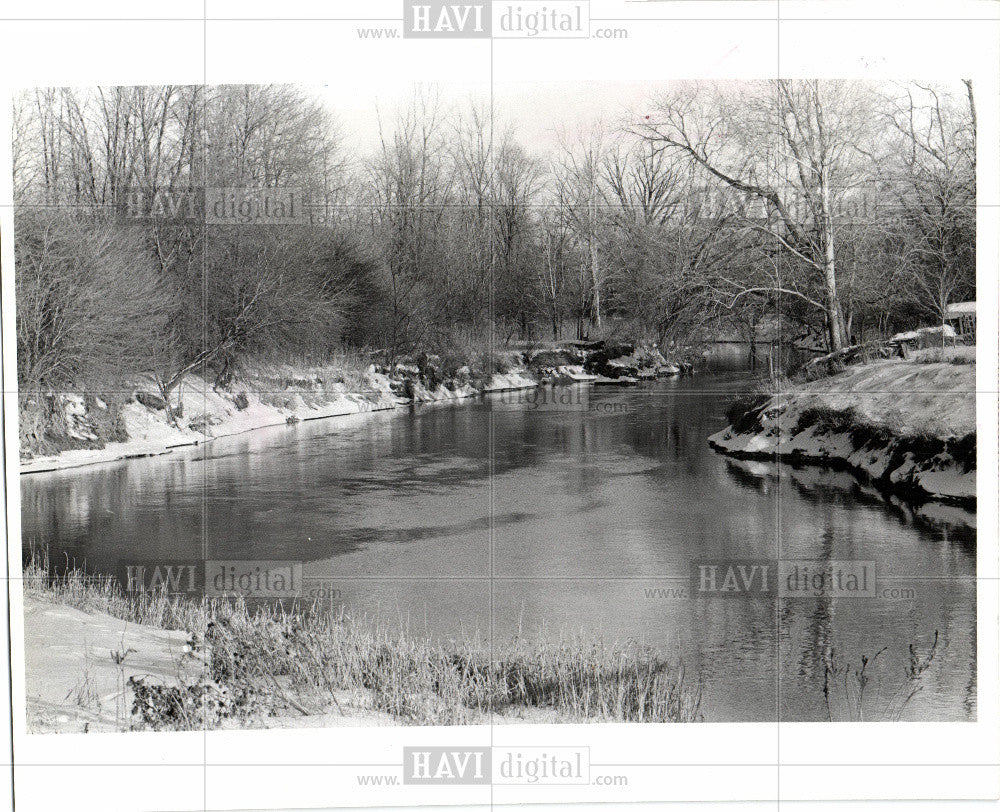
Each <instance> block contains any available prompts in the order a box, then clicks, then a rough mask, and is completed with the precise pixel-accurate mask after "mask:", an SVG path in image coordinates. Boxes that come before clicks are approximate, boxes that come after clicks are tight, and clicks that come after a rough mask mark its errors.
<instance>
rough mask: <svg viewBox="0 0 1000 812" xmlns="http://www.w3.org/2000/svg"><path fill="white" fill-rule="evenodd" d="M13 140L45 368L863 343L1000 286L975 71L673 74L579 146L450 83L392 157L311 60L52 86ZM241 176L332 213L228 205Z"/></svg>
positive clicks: (30, 378) (175, 377)
mask: <svg viewBox="0 0 1000 812" xmlns="http://www.w3.org/2000/svg"><path fill="white" fill-rule="evenodd" d="M13 145H14V182H15V200H16V203H17V210H16V227H15V238H16V261H17V267H16V287H17V333H18V375H19V384H20V386H21V387H22V389H25V390H30V389H47V388H60V387H71V386H81V385H86V384H88V383H91V384H93V383H94V382H98V383H102V384H106V383H108V382H110V381H111V380H114V379H117V378H120V377H123V376H125V377H127V376H128V375H134V374H135V373H137V372H146V373H150V374H153V375H154V376H155V377H156V380H158V381H159V382H160V385H161V387H162V389H163V390H164V392H165V393H169V392H170V390H171V389H173V388H174V387H175V386H176V385H177V384H178V383H179V382H180V381H181V380H182V379H183V376H184V374H186V373H187V372H188V371H191V370H194V369H197V368H199V367H201V366H202V365H207V366H208V368H210V369H211V371H212V373H213V374H214V375H216V376H217V378H218V379H219V380H220V381H224V380H225V379H226V378H227V377H228V376H229V375H230V374H231V373H233V372H234V371H237V370H238V369H239V366H240V365H241V364H242V363H244V362H245V361H246V360H247V359H249V358H253V357H256V356H259V355H260V354H262V353H270V354H274V353H282V352H284V353H289V354H295V355H296V356H303V355H304V356H307V357H316V358H322V357H324V356H327V355H328V354H329V353H331V352H333V351H334V350H337V349H342V348H345V347H347V348H366V349H379V350H383V351H385V353H386V354H387V355H389V356H390V357H399V356H400V355H402V354H405V353H408V352H412V351H416V350H430V351H440V350H442V349H445V348H455V347H485V346H489V347H496V346H502V345H504V344H506V343H508V342H510V341H515V340H516V341H529V342H533V341H542V340H549V339H554V338H559V339H561V338H573V337H577V338H582V337H584V336H587V337H590V338H598V337H606V336H620V337H629V338H633V339H638V340H648V341H655V342H656V343H657V344H658V345H659V346H660V347H661V348H669V347H670V346H671V345H672V344H684V343H689V342H692V341H696V340H698V339H700V338H704V337H708V336H711V335H716V334H723V333H724V334H727V335H740V336H744V337H746V338H748V339H749V338H753V337H756V336H759V335H760V334H761V331H762V330H763V329H772V330H773V329H774V328H775V326H776V325H780V328H781V330H782V334H783V336H784V337H785V340H791V339H795V340H797V341H799V342H801V343H804V344H808V345H811V346H813V347H817V348H819V347H822V348H825V349H837V348H839V347H842V346H844V345H846V344H849V343H852V342H856V341H859V340H862V339H867V338H871V337H876V336H884V335H887V334H890V333H892V332H894V331H896V330H898V329H906V328H909V327H912V326H915V325H917V324H921V323H933V322H935V321H940V320H941V319H942V318H943V313H944V310H945V309H946V308H947V306H948V304H949V303H952V302H955V301H961V300H964V299H970V298H974V296H975V162H976V153H975V148H976V143H975V102H974V95H973V89H972V86H971V83H968V82H967V83H964V84H963V83H959V84H956V85H955V86H954V87H948V88H945V87H935V86H931V85H927V84H922V83H913V82H911V83H899V84H880V85H877V86H876V85H872V84H866V83H861V82H835V81H781V82H760V83H746V82H741V83H721V84H698V83H674V84H670V85H665V86H663V87H662V88H657V87H654V86H652V85H651V87H650V99H649V104H648V106H647V108H646V109H645V110H642V111H637V112H636V113H635V114H634V115H633V116H630V117H628V118H626V119H622V120H605V121H597V120H595V122H594V123H593V126H590V127H588V128H586V129H583V130H580V131H575V132H563V133H561V134H560V146H559V148H558V149H557V150H555V151H554V152H552V153H550V154H539V153H538V152H537V151H535V150H534V149H533V148H532V145H531V144H524V143H521V142H520V141H519V140H518V138H517V134H516V130H515V128H514V127H513V126H512V125H511V124H509V123H506V122H504V121H500V120H494V119H492V118H491V115H490V111H489V108H488V106H485V105H479V104H477V103H476V102H474V101H466V102H464V103H450V102H447V101H446V100H444V99H442V98H440V96H439V95H438V93H437V92H436V91H435V90H434V89H433V88H420V89H418V90H416V91H415V93H414V97H413V100H412V103H411V104H410V105H409V106H407V107H406V108H405V109H402V110H399V111H396V113H395V114H394V116H393V117H390V118H386V119H384V120H383V121H382V125H381V134H380V138H379V141H378V143H377V144H374V145H373V147H372V149H371V151H370V153H369V154H366V155H356V154H349V152H348V150H347V149H346V148H345V145H344V139H343V138H342V136H341V132H340V129H339V128H338V123H337V119H336V115H335V111H331V110H329V109H327V108H326V107H325V106H324V105H323V104H322V103H321V102H320V101H319V100H317V99H316V98H313V97H312V96H310V95H309V93H307V92H306V91H305V90H303V89H300V88H296V87H291V86H280V85H279V86H224V87H209V88H204V87H196V86H176V87H171V86H157V87H111V88H97V89H93V90H86V91H83V90H69V89H39V90H34V91H30V92H26V93H24V94H22V95H21V96H20V97H18V98H17V99H16V100H15V109H14V133H13ZM218 189H230V190H238V193H240V194H243V195H245V196H247V197H248V198H251V199H255V196H256V198H260V197H261V196H262V195H265V194H266V193H267V192H268V190H274V191H282V192H284V191H291V192H293V193H294V194H295V195H296V200H297V201H299V203H300V204H301V205H302V206H303V207H304V208H302V209H300V210H299V214H300V215H302V216H301V217H300V218H299V219H298V220H297V221H296V222H294V223H290V222H281V223H277V222H274V223H269V222H266V221H257V222H251V223H249V224H245V223H240V222H237V221H235V220H233V221H227V220H225V219H224V218H223V219H219V218H213V217H212V216H210V214H211V213H210V212H209V211H208V209H210V207H211V202H210V201H211V199H212V195H213V191H212V190H218ZM206 190H209V191H207V192H206Z"/></svg>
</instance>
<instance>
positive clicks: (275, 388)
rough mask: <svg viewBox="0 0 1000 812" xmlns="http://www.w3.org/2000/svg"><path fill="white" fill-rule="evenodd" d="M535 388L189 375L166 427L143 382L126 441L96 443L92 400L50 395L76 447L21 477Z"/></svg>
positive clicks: (498, 382) (278, 374) (288, 371)
mask: <svg viewBox="0 0 1000 812" xmlns="http://www.w3.org/2000/svg"><path fill="white" fill-rule="evenodd" d="M537 385H538V383H537V381H535V380H534V379H533V378H532V377H530V376H529V375H528V374H527V373H526V371H524V370H511V371H508V372H506V373H501V374H495V375H493V376H492V377H491V378H490V379H489V380H488V381H486V382H485V383H484V384H482V385H481V387H480V388H477V387H475V386H473V385H472V384H471V383H463V384H457V383H456V384H453V385H452V386H450V387H449V386H447V385H445V384H441V385H439V386H437V387H436V388H434V389H429V388H428V387H426V386H425V385H423V384H421V383H419V382H417V381H413V382H412V383H410V385H409V386H408V387H407V388H406V396H402V395H401V394H400V389H401V387H400V382H399V381H398V380H393V379H391V378H390V377H389V376H388V375H385V374H382V373H378V372H374V371H368V372H366V373H364V374H361V375H356V374H355V375H353V376H351V379H350V380H349V381H348V380H345V379H344V376H343V374H342V373H340V372H338V371H337V370H333V369H326V368H318V367H317V368H308V369H300V368H292V367H274V368H271V369H268V370H266V371H264V372H261V373H259V374H258V375H257V376H256V377H255V378H254V380H252V381H251V382H249V383H248V384H247V385H240V386H234V387H232V388H231V389H228V390H222V389H218V390H217V389H214V388H213V387H212V386H211V384H209V383H207V382H206V381H205V380H204V379H202V378H199V377H198V376H196V375H189V376H188V377H187V378H186V379H185V381H184V383H183V385H182V387H180V389H179V391H178V392H177V393H176V394H175V395H174V396H173V397H172V399H171V407H172V409H173V411H174V420H173V421H171V420H170V418H169V416H168V414H167V411H166V409H165V408H163V404H162V401H160V399H159V398H158V397H157V396H156V394H155V387H153V386H152V383H151V382H149V384H148V385H146V386H143V385H142V384H141V383H140V385H139V386H138V387H137V389H136V394H137V397H136V396H133V397H132V398H130V399H129V400H128V401H127V402H126V403H125V404H124V405H122V406H121V407H120V408H119V410H118V415H117V419H118V421H119V424H120V425H121V427H122V429H123V430H124V433H125V435H126V436H127V438H128V439H126V440H123V441H120V442H106V443H101V442H99V436H98V432H97V431H96V430H95V423H96V422H97V421H96V420H95V418H96V417H99V415H94V414H92V412H95V411H100V410H107V409H108V408H109V407H108V405H107V404H106V403H105V402H104V401H102V400H101V399H100V398H91V399H89V402H88V399H85V398H84V397H82V396H80V395H73V394H63V395H58V396H57V397H58V408H60V409H61V411H62V413H63V417H64V421H65V425H66V431H67V434H68V435H69V436H70V437H72V438H73V439H75V440H77V441H79V442H80V443H81V444H85V445H92V446H100V447H88V448H76V449H68V450H64V451H61V452H59V453H57V454H48V455H39V456H33V457H30V458H22V460H21V473H22V474H29V473H40V472H43V471H54V470H60V469H64V468H76V467H79V466H83V465H93V464H96V463H103V462H113V461H115V460H123V459H130V458H134V457H149V456H156V455H159V454H167V453H169V452H170V451H171V449H174V448H178V447H181V446H190V445H196V444H199V443H204V442H208V441H210V440H213V439H215V438H218V437H227V436H231V435H234V434H242V433H243V432H246V431H252V430H254V429H260V428H265V427H267V426H277V425H283V424H285V423H295V422H298V421H301V420H316V419H320V418H326V417H339V416H343V415H353V414H360V413H363V412H375V411H384V410H387V409H396V408H399V407H401V406H409V405H411V404H412V403H430V402H441V401H450V400H460V399H463V398H469V397H475V396H477V395H479V394H481V393H483V392H501V391H509V390H514V389H529V388H533V387H535V386H537Z"/></svg>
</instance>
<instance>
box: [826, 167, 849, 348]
mask: <svg viewBox="0 0 1000 812" xmlns="http://www.w3.org/2000/svg"><path fill="white" fill-rule="evenodd" d="M820 205H821V207H822V209H821V227H822V240H823V277H824V280H823V281H824V284H825V288H826V291H825V292H826V312H827V341H828V343H829V345H830V352H837V351H838V350H842V349H843V348H844V347H845V346H846V338H847V337H846V336H845V332H846V330H845V328H844V315H843V313H842V312H841V309H840V298H839V297H838V295H837V270H836V260H835V256H834V250H833V214H832V211H831V204H830V184H829V178H828V175H827V170H826V167H823V168H822V169H821V171H820Z"/></svg>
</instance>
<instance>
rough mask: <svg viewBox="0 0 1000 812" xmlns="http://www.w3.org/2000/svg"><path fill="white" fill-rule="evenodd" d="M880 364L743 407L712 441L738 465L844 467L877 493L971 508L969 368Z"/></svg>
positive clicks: (922, 361) (972, 373) (920, 361)
mask: <svg viewBox="0 0 1000 812" xmlns="http://www.w3.org/2000/svg"><path fill="white" fill-rule="evenodd" d="M928 360H930V359H928V358H923V357H918V358H916V359H914V360H910V361H902V360H893V361H879V362H875V363H872V364H866V365H862V366H856V367H850V368H848V369H847V370H845V371H843V372H841V373H839V374H837V375H832V376H830V377H828V378H824V379H822V380H819V381H815V382H812V383H807V384H803V385H799V386H796V387H794V389H793V390H792V391H790V392H788V393H781V394H778V395H775V396H774V397H771V398H761V401H762V402H759V403H756V404H747V407H748V408H747V409H746V410H745V411H744V412H743V413H742V415H734V414H730V418H731V420H733V423H732V424H731V425H730V426H728V427H727V428H725V429H723V430H722V431H720V432H718V433H716V434H714V435H712V436H711V437H710V438H709V444H710V445H711V446H712V447H713V448H715V449H716V450H717V451H720V452H722V453H724V454H728V455H731V456H733V457H740V458H744V459H760V460H773V459H776V458H777V459H782V460H788V461H792V462H803V463H817V464H822V465H827V466H830V467H836V468H842V469H847V470H850V471H852V472H854V473H855V474H857V475H858V476H860V477H861V478H863V479H865V480H868V481H871V482H872V483H873V484H875V485H876V486H878V487H879V488H880V489H882V490H885V491H891V492H894V493H897V494H900V495H903V496H909V497H913V498H916V499H932V500H937V501H941V502H950V503H953V504H960V505H964V506H966V507H974V506H975V502H976V414H975V388H976V387H975V381H976V367H975V364H974V363H942V362H933V361H932V362H930V363H928V362H927V361H928Z"/></svg>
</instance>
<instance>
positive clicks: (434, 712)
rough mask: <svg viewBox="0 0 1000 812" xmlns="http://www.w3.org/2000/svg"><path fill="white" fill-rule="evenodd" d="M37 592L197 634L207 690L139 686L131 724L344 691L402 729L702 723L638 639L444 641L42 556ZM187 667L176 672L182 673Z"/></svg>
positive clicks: (662, 663)
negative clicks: (129, 590) (528, 715)
mask: <svg viewBox="0 0 1000 812" xmlns="http://www.w3.org/2000/svg"><path fill="white" fill-rule="evenodd" d="M24 588H25V591H26V593H29V594H35V595H38V596H39V597H42V598H44V599H46V600H49V601H55V602H58V603H64V604H68V605H71V606H74V607H77V608H80V609H84V610H87V611H99V612H104V613H107V614H110V615H112V616H114V617H116V618H120V619H123V620H128V621H132V622H135V623H143V624H148V625H153V626H157V627H160V628H166V629H181V630H184V631H186V632H187V633H188V634H189V635H190V640H189V643H190V649H191V652H190V653H189V654H187V655H185V656H190V657H197V658H200V659H201V660H202V661H203V662H204V663H205V664H206V665H207V668H205V669H204V671H205V676H204V678H203V679H201V680H199V681H198V683H196V684H187V685H185V684H182V685H181V686H180V687H165V686H159V685H147V684H144V683H142V682H141V681H140V682H138V683H136V684H134V685H133V690H134V692H135V695H136V703H135V707H134V708H133V719H132V726H133V727H140V728H153V729H185V728H190V729H194V728H201V727H202V726H204V725H206V724H207V725H209V726H213V725H218V724H222V723H223V721H224V720H226V719H236V720H237V721H240V722H248V721H249V720H252V719H254V718H258V717H262V716H268V715H274V714H279V713H282V712H286V711H288V710H289V709H293V711H294V712H298V713H302V714H305V715H309V714H312V713H321V712H324V711H325V710H326V709H328V708H329V707H330V706H331V705H332V704H333V705H335V704H336V703H337V696H338V694H340V695H342V694H343V692H345V691H347V692H349V694H350V695H351V696H352V697H356V698H358V700H359V702H360V703H362V704H364V705H367V707H369V708H371V709H373V710H378V711H382V712H384V713H387V714H390V715H391V716H392V717H394V718H395V719H396V720H398V721H399V722H401V723H404V724H422V725H428V724H430V725H443V724H449V725H454V724H472V723H483V722H486V721H489V718H490V715H491V714H493V713H507V712H514V713H516V712H517V711H518V709H527V708H539V709H545V710H547V711H549V712H550V713H551V714H552V716H553V717H554V718H556V719H558V720H560V721H607V722H690V721H700V720H701V719H702V712H701V691H700V688H699V686H698V685H697V684H696V681H692V680H691V679H689V677H688V675H686V674H685V671H684V669H683V667H681V666H677V665H675V664H672V663H669V662H668V661H667V659H666V658H665V657H664V656H663V654H662V653H660V652H658V651H656V650H655V649H652V648H650V647H647V646H644V645H640V644H638V643H636V642H627V643H625V644H610V645H609V644H605V643H604V642H603V641H600V640H590V641H586V640H582V639H579V638H575V639H565V640H562V641H560V642H558V643H543V642H529V641H527V640H525V639H523V638H522V637H515V638H514V639H512V640H509V641H504V642H498V641H493V644H492V645H491V644H490V641H489V640H486V639H483V638H482V637H480V636H473V637H471V638H468V639H465V640H462V641H449V642H437V641H435V640H432V639H430V638H427V637H420V636H414V635H412V634H409V633H408V632H407V631H406V630H405V629H392V628H390V627H389V626H387V625H386V624H384V623H380V622H378V621H377V620H369V619H361V620H353V619H350V618H347V617H344V616H342V615H335V614H333V613H331V612H330V611H329V610H327V611H323V610H321V609H320V608H319V607H318V606H313V607H308V608H305V609H301V608H295V609H292V610H289V609H286V608H283V607H282V606H279V605H275V604H261V605H259V606H254V607H253V608H251V607H249V606H248V605H247V604H246V603H245V602H243V601H241V600H226V599H219V598H211V599H209V598H202V599H200V600H195V599H190V598H184V597H168V596H166V595H164V594H163V593H155V592H154V593H137V594H126V593H125V592H123V591H122V589H121V588H120V586H119V585H118V584H117V582H115V581H113V580H112V579H110V578H103V577H92V576H88V575H86V574H84V573H83V572H81V571H79V570H77V569H69V570H68V571H67V572H66V573H65V574H61V575H56V574H54V573H53V570H52V568H51V567H50V565H49V561H48V560H47V558H45V557H44V556H41V555H34V556H33V557H32V560H31V561H30V562H29V564H28V565H27V567H26V569H25V574H24ZM179 671H180V669H178V672H179Z"/></svg>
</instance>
